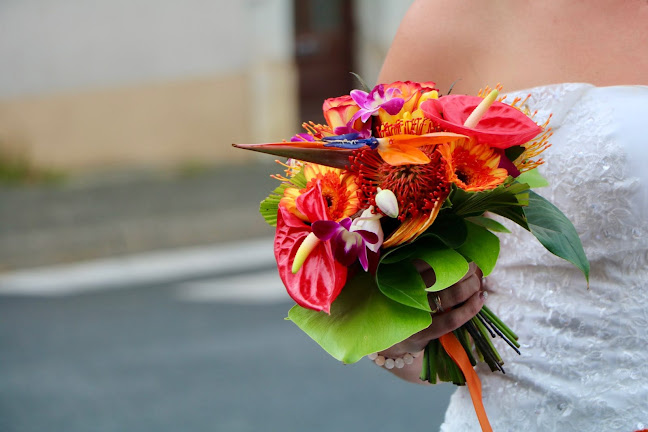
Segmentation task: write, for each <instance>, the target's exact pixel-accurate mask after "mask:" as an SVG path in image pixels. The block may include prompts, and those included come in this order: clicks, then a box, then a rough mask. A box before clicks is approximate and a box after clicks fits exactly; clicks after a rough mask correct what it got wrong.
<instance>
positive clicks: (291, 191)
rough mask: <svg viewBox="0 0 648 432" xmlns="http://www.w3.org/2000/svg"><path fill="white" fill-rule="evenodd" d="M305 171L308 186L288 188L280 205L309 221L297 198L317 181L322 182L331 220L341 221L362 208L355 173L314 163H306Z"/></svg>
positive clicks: (321, 185)
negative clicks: (299, 206) (297, 204)
mask: <svg viewBox="0 0 648 432" xmlns="http://www.w3.org/2000/svg"><path fill="white" fill-rule="evenodd" d="M303 173H304V176H305V177H306V182H307V183H306V187H305V188H303V189H298V188H296V187H288V188H286V189H285V190H284V196H283V197H282V198H281V201H280V202H279V205H280V206H283V207H285V208H286V209H287V210H288V211H290V212H291V213H292V214H294V215H295V216H297V217H298V218H300V219H301V220H303V221H306V222H308V218H307V217H306V216H305V215H303V214H302V213H301V212H300V211H299V210H297V207H296V204H295V199H296V198H297V197H298V196H300V195H301V194H303V193H305V192H306V191H308V190H310V189H312V188H313V187H314V186H315V185H316V184H317V183H319V184H320V188H321V190H322V196H323V197H324V200H325V201H326V204H327V209H326V211H327V214H328V217H329V219H330V220H334V221H340V220H342V219H344V218H345V217H351V216H352V215H354V214H356V213H357V212H358V211H359V210H360V208H359V199H358V196H357V190H358V185H357V184H356V181H355V175H353V174H352V173H349V172H347V171H344V170H341V169H337V168H331V167H328V166H324V165H317V164H314V163H305V164H304V167H303Z"/></svg>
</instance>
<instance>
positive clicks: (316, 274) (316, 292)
mask: <svg viewBox="0 0 648 432" xmlns="http://www.w3.org/2000/svg"><path fill="white" fill-rule="evenodd" d="M320 199H321V196H320ZM310 232H311V231H310V226H308V225H307V224H306V223H304V222H303V221H301V220H300V219H299V218H297V217H296V216H295V215H293V214H292V213H290V212H289V211H288V210H286V209H285V208H282V207H280V208H279V213H278V216H277V230H276V233H275V242H274V254H275V258H276V260H277V268H278V270H279V276H280V277H281V280H282V282H283V283H284V285H285V286H286V291H287V292H288V294H289V295H290V297H292V299H293V300H295V302H297V304H299V305H300V306H302V307H305V308H308V309H312V310H315V311H321V310H322V311H325V312H326V313H329V311H330V308H331V303H333V301H334V300H335V298H336V297H337V296H338V294H339V293H340V291H341V290H342V287H344V284H345V283H346V277H347V268H346V266H344V265H342V264H340V263H339V262H337V261H336V260H335V259H334V257H333V250H332V248H331V244H330V243H329V242H321V241H320V242H318V243H319V244H318V245H317V246H316V247H315V248H314V249H313V251H312V252H311V253H310V254H309V256H308V259H306V261H305V262H304V265H303V266H302V268H301V270H299V271H298V272H297V273H296V274H293V272H292V264H293V262H294V259H295V255H296V254H297V250H298V249H299V246H301V243H302V242H303V241H304V239H305V238H306V237H307V236H308V235H309V234H310Z"/></svg>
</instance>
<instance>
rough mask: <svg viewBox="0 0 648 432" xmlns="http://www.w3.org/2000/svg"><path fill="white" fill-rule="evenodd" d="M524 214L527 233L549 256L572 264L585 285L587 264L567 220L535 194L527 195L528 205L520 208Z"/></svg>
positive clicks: (576, 234) (587, 271)
mask: <svg viewBox="0 0 648 432" xmlns="http://www.w3.org/2000/svg"><path fill="white" fill-rule="evenodd" d="M524 214H525V216H526V220H527V223H528V225H529V230H530V231H531V233H532V234H533V235H534V236H535V237H536V238H537V239H538V240H539V241H540V243H542V245H543V246H544V247H545V248H547V250H548V251H549V252H551V253H553V254H554V255H557V256H559V257H560V258H563V259H565V260H567V261H569V262H571V263H572V264H574V265H575V266H576V267H577V268H578V269H580V270H581V271H582V272H583V274H584V275H585V279H587V281H588V282H589V270H590V266H589V261H588V260H587V257H586V256H585V251H584V250H583V245H582V243H581V241H580V238H579V237H578V233H577V232H576V228H574V225H572V223H571V222H570V220H569V219H567V217H566V216H565V215H564V214H563V213H562V212H561V211H560V210H559V209H558V208H557V207H556V206H554V205H553V204H551V203H550V202H549V201H547V200H546V199H544V198H543V197H541V196H540V195H538V194H537V193H535V192H530V194H529V205H528V206H527V207H525V208H524Z"/></svg>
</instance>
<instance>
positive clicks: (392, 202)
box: [376, 188, 398, 218]
mask: <svg viewBox="0 0 648 432" xmlns="http://www.w3.org/2000/svg"><path fill="white" fill-rule="evenodd" d="M376 205H377V206H378V208H379V209H380V211H382V212H383V213H385V214H386V215H387V216H389V217H391V218H396V217H398V200H397V199H396V195H394V192H392V191H390V190H389V189H380V188H379V189H378V193H377V194H376Z"/></svg>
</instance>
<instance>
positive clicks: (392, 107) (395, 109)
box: [380, 98, 405, 115]
mask: <svg viewBox="0 0 648 432" xmlns="http://www.w3.org/2000/svg"><path fill="white" fill-rule="evenodd" d="M403 104H405V101H404V100H403V99H401V98H394V99H391V100H389V101H387V102H385V103H382V104H380V108H382V109H384V110H385V111H387V114H389V115H396V114H398V113H399V112H400V110H401V109H402V108H403Z"/></svg>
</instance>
